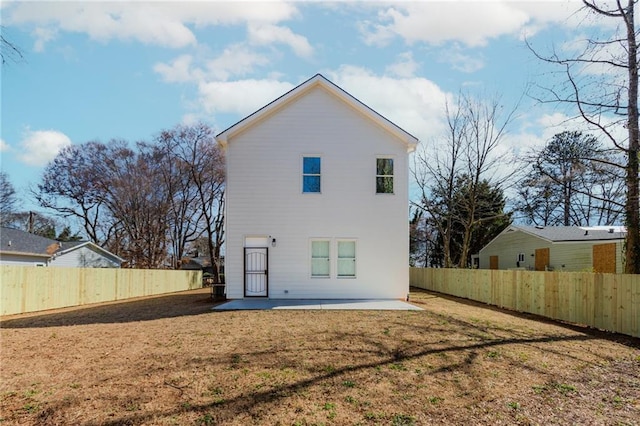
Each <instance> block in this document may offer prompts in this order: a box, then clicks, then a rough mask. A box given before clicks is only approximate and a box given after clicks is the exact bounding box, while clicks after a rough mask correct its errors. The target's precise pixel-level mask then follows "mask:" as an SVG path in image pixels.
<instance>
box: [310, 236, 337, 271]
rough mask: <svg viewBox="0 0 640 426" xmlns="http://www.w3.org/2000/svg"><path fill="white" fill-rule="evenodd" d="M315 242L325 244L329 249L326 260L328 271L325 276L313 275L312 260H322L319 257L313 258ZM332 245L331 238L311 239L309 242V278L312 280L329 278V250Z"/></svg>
mask: <svg viewBox="0 0 640 426" xmlns="http://www.w3.org/2000/svg"><path fill="white" fill-rule="evenodd" d="M316 242H326V243H327V245H328V247H329V256H328V257H327V258H326V259H327V265H328V268H329V271H328V273H327V275H314V274H313V259H322V258H320V257H316V258H314V257H313V243H316ZM331 246H332V244H331V238H312V239H311V240H309V277H311V278H313V279H327V278H331V269H332V268H331V263H332V262H331V257H332V256H331V254H332V248H331Z"/></svg>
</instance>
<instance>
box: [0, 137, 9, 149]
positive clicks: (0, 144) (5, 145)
mask: <svg viewBox="0 0 640 426" xmlns="http://www.w3.org/2000/svg"><path fill="white" fill-rule="evenodd" d="M10 149H11V146H9V144H8V143H6V142H5V141H4V139H0V152H6V151H9V150H10Z"/></svg>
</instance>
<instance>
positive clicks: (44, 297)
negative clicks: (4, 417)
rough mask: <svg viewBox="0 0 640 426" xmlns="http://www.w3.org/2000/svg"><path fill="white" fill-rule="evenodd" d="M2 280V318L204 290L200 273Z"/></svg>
mask: <svg viewBox="0 0 640 426" xmlns="http://www.w3.org/2000/svg"><path fill="white" fill-rule="evenodd" d="M414 276H416V274H414ZM0 277H1V281H0V315H12V314H20V313H25V312H36V311H42V310H46V309H57V308H65V307H69V306H79V305H86V304H91V303H100V302H111V301H115V300H123V299H129V298H132V297H139V296H153V295H158V294H164V293H173V292H176V291H183V290H193V289H196V288H200V287H202V272H200V271H172V270H147V269H145V270H143V269H111V268H104V269H102V268H53V267H50V268H43V267H34V266H13V265H11V266H5V265H3V266H0Z"/></svg>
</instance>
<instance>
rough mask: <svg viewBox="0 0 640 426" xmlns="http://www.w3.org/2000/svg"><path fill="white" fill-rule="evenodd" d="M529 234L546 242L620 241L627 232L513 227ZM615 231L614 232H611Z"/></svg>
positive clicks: (587, 228) (552, 227)
mask: <svg viewBox="0 0 640 426" xmlns="http://www.w3.org/2000/svg"><path fill="white" fill-rule="evenodd" d="M512 228H515V229H519V230H521V231H523V232H526V233H528V234H532V235H535V236H538V237H540V238H544V239H545V240H549V241H553V242H560V241H602V240H620V239H623V238H624V237H625V235H626V232H618V231H620V227H613V226H612V227H611V228H605V229H601V228H597V229H594V228H590V227H579V226H545V227H541V226H518V225H515V226H512ZM611 230H613V232H611Z"/></svg>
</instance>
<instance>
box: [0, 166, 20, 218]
mask: <svg viewBox="0 0 640 426" xmlns="http://www.w3.org/2000/svg"><path fill="white" fill-rule="evenodd" d="M17 209H18V198H17V197H16V190H15V188H14V187H13V184H12V183H11V181H10V180H9V175H8V174H6V173H5V172H0V224H1V225H5V224H6V223H7V221H9V220H10V218H11V215H12V214H13V213H15V212H16V211H17Z"/></svg>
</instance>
